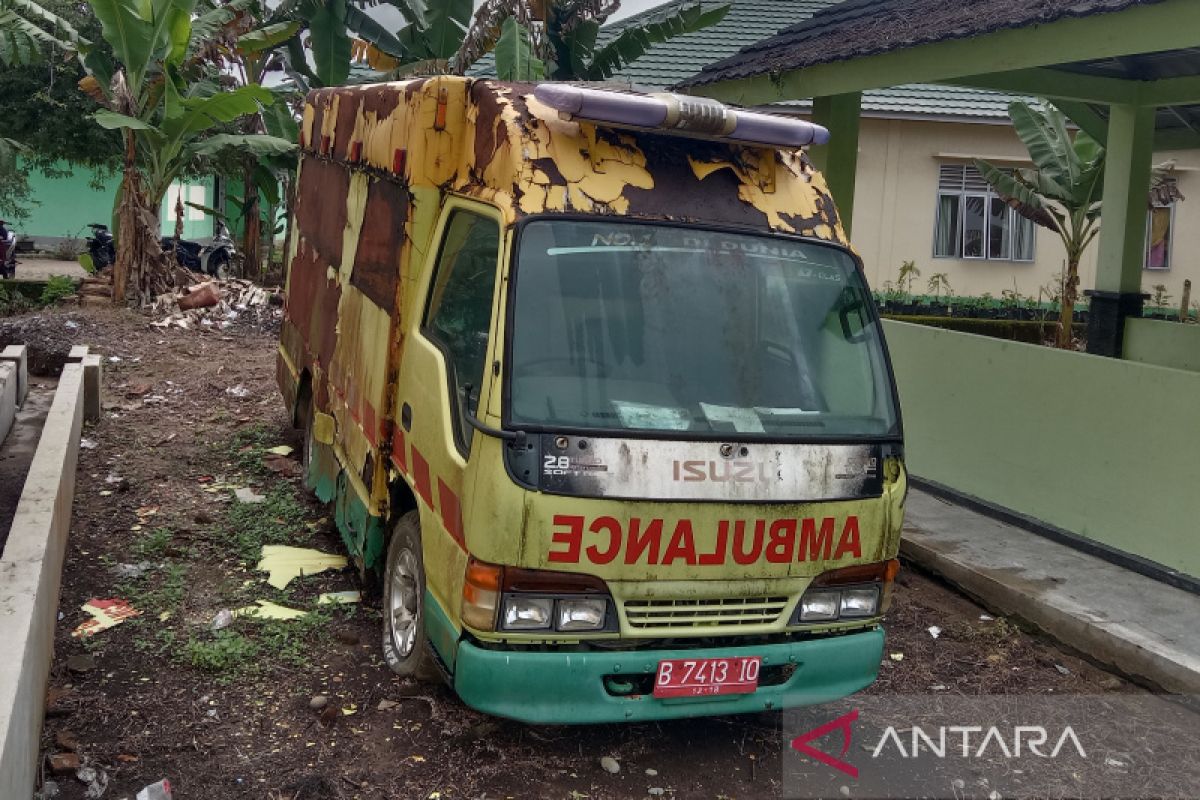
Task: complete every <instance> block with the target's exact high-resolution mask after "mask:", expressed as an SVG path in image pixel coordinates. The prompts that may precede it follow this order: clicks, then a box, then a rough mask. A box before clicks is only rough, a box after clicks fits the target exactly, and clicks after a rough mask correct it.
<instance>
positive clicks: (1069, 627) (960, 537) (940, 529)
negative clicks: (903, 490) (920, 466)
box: [900, 489, 1200, 695]
mask: <svg viewBox="0 0 1200 800" xmlns="http://www.w3.org/2000/svg"><path fill="white" fill-rule="evenodd" d="M900 549H901V553H902V554H903V555H905V556H906V557H908V558H910V559H911V560H913V561H914V562H916V563H917V564H919V565H920V566H922V567H924V568H926V569H928V570H930V571H932V572H934V573H937V574H938V575H941V576H942V577H944V578H945V579H946V580H948V581H950V582H951V583H953V584H954V585H956V586H958V587H959V588H961V589H962V590H963V591H965V592H966V593H967V594H970V595H972V596H973V597H975V598H977V599H978V600H979V601H980V602H982V603H983V604H984V605H985V606H987V607H988V608H990V609H992V610H994V611H997V612H999V613H1001V614H1005V615H1008V616H1015V617H1018V618H1020V619H1023V620H1025V621H1026V622H1029V623H1032V624H1033V625H1035V626H1036V627H1038V628H1040V629H1041V630H1043V631H1045V632H1046V633H1047V634H1049V635H1050V636H1052V637H1054V638H1055V639H1057V640H1058V641H1060V642H1062V643H1063V644H1066V645H1068V646H1069V647H1072V648H1074V649H1076V650H1078V651H1079V652H1081V653H1084V654H1085V655H1087V656H1090V657H1092V658H1094V659H1095V660H1097V661H1099V662H1101V663H1103V664H1107V665H1110V666H1112V667H1114V668H1115V669H1117V670H1118V671H1120V672H1122V673H1124V674H1126V675H1128V676H1129V677H1131V678H1134V679H1136V680H1139V681H1140V682H1142V683H1147V684H1150V685H1152V686H1156V687H1160V688H1162V689H1165V690H1166V691H1169V692H1177V693H1180V694H1191V695H1197V694H1200V631H1198V630H1197V628H1196V620H1197V619H1200V596H1197V595H1195V594H1192V593H1191V592H1187V591H1184V590H1182V589H1177V588H1175V587H1173V586H1168V585H1167V584H1165V583H1162V582H1160V581H1156V580H1154V579H1152V578H1148V577H1145V576H1143V575H1139V574H1137V573H1135V572H1132V571H1130V570H1127V569H1124V568H1122V567H1119V566H1116V565H1114V564H1112V563H1110V562H1108V561H1104V560H1102V559H1099V558H1096V557H1095V556H1091V555H1088V554H1086V553H1082V552H1080V551H1078V550H1075V549H1073V548H1070V547H1067V546H1065V545H1062V544H1058V543H1057V542H1053V541H1051V540H1049V539H1046V538H1044V537H1042V536H1038V535H1037V534H1034V533H1030V532H1029V531H1027V530H1023V529H1021V528H1016V527H1013V526H1011V525H1006V524H1004V523H1003V522H999V521H997V520H995V519H992V518H991V517H987V516H984V515H982V514H979V513H976V512H974V511H971V510H969V509H966V508H963V507H961V506H957V505H954V504H952V503H950V502H947V501H945V500H942V499H940V498H937V497H934V496H933V495H930V494H926V493H924V492H921V491H918V490H915V489H914V490H912V491H911V492H910V493H909V496H908V505H907V509H906V513H905V521H904V537H903V539H902V540H901V548H900Z"/></svg>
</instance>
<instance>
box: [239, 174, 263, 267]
mask: <svg viewBox="0 0 1200 800" xmlns="http://www.w3.org/2000/svg"><path fill="white" fill-rule="evenodd" d="M259 217H260V212H259V208H258V186H257V184H255V183H254V174H253V170H252V168H250V167H247V168H246V169H245V170H243V172H242V219H243V220H244V221H245V224H246V228H245V230H244V231H243V232H242V255H243V256H244V258H245V262H244V263H245V265H246V276H245V277H247V278H250V279H252V280H253V279H257V278H258V276H259V275H260V274H261V270H262V225H261V224H260V219H259Z"/></svg>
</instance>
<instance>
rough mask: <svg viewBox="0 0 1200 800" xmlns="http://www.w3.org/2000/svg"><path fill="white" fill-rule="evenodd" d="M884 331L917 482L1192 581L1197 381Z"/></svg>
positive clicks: (915, 329) (1196, 568)
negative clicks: (1045, 525) (965, 496)
mask: <svg viewBox="0 0 1200 800" xmlns="http://www.w3.org/2000/svg"><path fill="white" fill-rule="evenodd" d="M883 324H884V329H885V331H886V336H887V340H888V345H889V347H890V348H891V353H892V360H893V363H894V366H895V370H896V379H897V382H898V383H899V386H900V403H901V407H902V411H903V414H904V426H905V452H906V455H907V459H908V465H909V468H910V469H911V471H912V473H913V474H914V475H916V476H918V477H921V478H926V479H928V480H931V481H936V482H937V483H940V484H943V485H945V486H949V487H950V488H952V489H955V490H957V491H960V492H964V493H966V494H970V495H974V496H975V497H978V498H980V499H982V500H985V501H988V502H990V503H994V504H996V505H999V506H1003V507H1005V508H1008V509H1011V510H1013V511H1016V512H1019V513H1021V514H1025V515H1027V516H1030V517H1033V518H1035V519H1038V520H1041V521H1043V522H1046V523H1049V524H1050V525H1054V526H1056V527H1059V528H1062V529H1065V530H1068V531H1071V532H1074V533H1076V534H1079V535H1081V536H1085V537H1088V538H1090V539H1093V540H1095V541H1097V542H1100V543H1103V544H1106V545H1109V546H1111V547H1114V548H1117V549H1119V550H1123V551H1125V552H1128V553H1133V554H1135V555H1138V556H1141V557H1143V558H1148V559H1151V560H1153V561H1157V562H1159V563H1161V564H1164V565H1166V566H1168V567H1170V568H1172V569H1176V570H1179V571H1181V572H1184V573H1187V574H1189V575H1192V576H1200V535H1198V524H1200V523H1198V521H1200V490H1198V489H1197V485H1196V480H1197V474H1198V470H1197V467H1196V464H1197V459H1198V458H1200V402H1198V401H1200V372H1189V371H1184V370H1176V369H1168V368H1164V367H1158V366H1152V365H1148V364H1141V363H1136V362H1132V361H1122V360H1117V359H1109V358H1101V357H1098V356H1090V355H1086V354H1083V353H1074V352H1067V351H1061V350H1055V349H1053V348H1048V347H1039V346H1036V345H1029V344H1021V343H1018V342H1007V341H1001V340H998V339H992V338H987V337H983V336H974V335H971V334H964V333H956V332H953V331H946V330H939V329H936V328H930V327H926V326H922V325H912V324H907V323H902V322H892V321H885V322H884V323H883ZM1163 324H1166V323H1163ZM1014 555H1017V556H1019V554H1014Z"/></svg>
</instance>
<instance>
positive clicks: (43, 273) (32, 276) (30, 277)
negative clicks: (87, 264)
mask: <svg viewBox="0 0 1200 800" xmlns="http://www.w3.org/2000/svg"><path fill="white" fill-rule="evenodd" d="M51 275H66V276H68V277H71V278H86V277H87V272H86V271H85V270H84V268H83V267H81V266H80V265H79V262H78V261H59V260H57V259H53V258H29V257H28V256H25V257H22V256H21V255H20V254H18V255H17V274H16V275H14V276H13V277H15V278H16V279H17V280H19V281H44V280H46V279H47V278H49V277H50V276H51Z"/></svg>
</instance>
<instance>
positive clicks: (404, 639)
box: [388, 548, 419, 658]
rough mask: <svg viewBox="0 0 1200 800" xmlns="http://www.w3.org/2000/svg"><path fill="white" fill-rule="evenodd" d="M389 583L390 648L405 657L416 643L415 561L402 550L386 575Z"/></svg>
mask: <svg viewBox="0 0 1200 800" xmlns="http://www.w3.org/2000/svg"><path fill="white" fill-rule="evenodd" d="M388 580H389V581H390V584H391V592H390V603H389V609H388V611H389V613H390V614H391V626H390V628H391V636H392V645H393V646H394V647H395V648H396V652H397V653H399V654H400V657H401V658H407V657H408V656H409V655H410V654H411V653H412V651H413V647H414V646H415V645H416V642H417V613H418V605H417V604H418V602H419V599H418V597H417V559H416V556H415V555H414V554H413V551H412V550H409V549H408V548H405V549H404V550H401V551H400V557H399V558H397V559H396V563H395V564H394V565H393V566H392V571H391V574H390V575H389V576H388Z"/></svg>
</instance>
